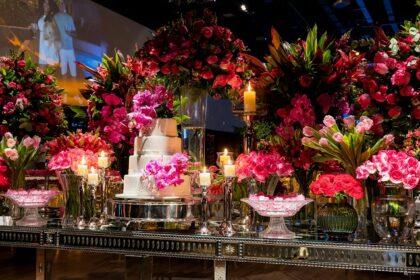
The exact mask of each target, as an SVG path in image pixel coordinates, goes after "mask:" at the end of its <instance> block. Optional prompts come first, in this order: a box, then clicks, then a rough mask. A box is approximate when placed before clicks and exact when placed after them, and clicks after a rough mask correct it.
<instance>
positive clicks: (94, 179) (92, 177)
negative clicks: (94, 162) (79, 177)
mask: <svg viewBox="0 0 420 280" xmlns="http://www.w3.org/2000/svg"><path fill="white" fill-rule="evenodd" d="M87 183H88V185H93V186H96V185H98V184H99V175H98V172H96V169H95V168H94V167H91V169H90V173H89V174H88V179H87Z"/></svg>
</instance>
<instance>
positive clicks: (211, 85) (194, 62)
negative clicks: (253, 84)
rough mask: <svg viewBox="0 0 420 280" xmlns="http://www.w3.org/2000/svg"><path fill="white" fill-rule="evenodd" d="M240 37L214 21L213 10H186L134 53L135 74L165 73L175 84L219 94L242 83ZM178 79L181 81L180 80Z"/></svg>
mask: <svg viewBox="0 0 420 280" xmlns="http://www.w3.org/2000/svg"><path fill="white" fill-rule="evenodd" d="M243 51H245V45H244V43H243V42H242V40H240V39H237V38H235V36H234V35H233V33H232V31H231V30H229V29H228V28H226V27H223V26H220V25H218V24H217V19H216V17H215V15H214V13H213V12H211V11H210V10H208V9H205V10H204V12H203V14H202V15H198V14H194V13H193V12H190V13H186V14H185V15H184V17H183V18H180V19H179V20H177V21H174V22H172V23H171V24H169V25H166V26H163V27H161V28H159V29H158V30H157V31H156V32H155V34H154V38H153V39H151V40H149V41H147V42H146V43H145V44H144V47H143V48H142V49H140V50H139V51H138V52H137V54H136V59H137V62H135V63H133V65H136V66H137V67H135V68H133V69H134V70H135V72H136V74H138V75H140V76H143V77H150V76H154V75H160V76H165V77H167V78H169V79H170V80H172V81H173V82H175V83H177V84H184V85H189V86H192V87H199V88H205V89H210V95H212V96H214V97H215V98H218V97H220V96H226V95H228V94H229V91H231V90H233V91H239V90H240V89H241V88H242V87H243V82H242V76H243V74H244V72H245V66H244V59H243V58H241V56H240V53H241V52H243ZM180 81H181V82H180Z"/></svg>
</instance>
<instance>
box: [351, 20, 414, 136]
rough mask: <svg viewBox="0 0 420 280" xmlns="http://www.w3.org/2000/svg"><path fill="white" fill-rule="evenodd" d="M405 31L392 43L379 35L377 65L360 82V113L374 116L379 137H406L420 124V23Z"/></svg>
mask: <svg viewBox="0 0 420 280" xmlns="http://www.w3.org/2000/svg"><path fill="white" fill-rule="evenodd" d="M402 28H403V30H402V31H401V32H399V33H397V34H396V36H395V37H394V38H391V39H388V38H387V37H386V36H384V34H383V33H378V36H380V39H381V40H379V38H377V40H376V42H377V44H376V45H375V46H374V48H375V52H374V54H373V57H372V60H373V61H372V63H371V64H367V65H366V67H365V68H364V73H363V75H360V76H359V78H358V82H359V84H358V86H359V87H360V88H361V90H360V91H359V92H358V96H357V105H358V108H357V109H358V110H359V111H360V113H364V114H369V115H370V116H372V119H374V121H375V126H374V131H375V133H376V134H379V135H383V134H384V133H389V132H392V133H394V134H395V135H396V136H397V135H405V133H406V132H407V131H408V130H412V129H415V128H416V127H418V124H419V120H420V91H419V89H420V59H419V54H420V31H419V30H420V23H419V22H416V23H413V22H409V21H406V22H405V24H404V25H403V26H402Z"/></svg>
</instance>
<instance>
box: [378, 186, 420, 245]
mask: <svg viewBox="0 0 420 280" xmlns="http://www.w3.org/2000/svg"><path fill="white" fill-rule="evenodd" d="M380 191H381V194H380V195H379V196H377V197H376V198H375V199H374V200H373V201H372V219H373V227H374V229H375V231H376V233H377V234H378V235H379V237H380V238H381V242H382V243H407V242H409V241H410V238H411V236H412V231H413V228H414V223H415V217H416V207H415V204H414V200H413V199H412V198H411V197H409V196H408V195H407V190H406V189H404V188H403V186H402V184H393V183H391V182H386V183H385V184H383V185H382V186H380Z"/></svg>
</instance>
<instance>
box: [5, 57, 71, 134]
mask: <svg viewBox="0 0 420 280" xmlns="http://www.w3.org/2000/svg"><path fill="white" fill-rule="evenodd" d="M0 69H1V70H2V73H1V75H0V108H1V109H0V120H1V122H0V136H3V135H4V134H5V133H6V132H10V133H12V134H13V135H14V136H16V137H17V138H18V139H22V138H23V137H24V136H25V135H29V136H34V135H38V136H40V137H42V138H53V137H55V136H57V135H59V134H61V133H62V132H63V131H64V130H65V128H66V122H65V120H64V113H63V108H62V105H61V92H62V89H59V88H58V87H57V80H56V78H55V77H54V76H53V74H52V73H53V69H52V68H51V69H45V70H42V69H41V68H39V67H38V65H36V64H35V63H32V61H31V59H30V57H28V58H27V59H26V60H25V58H24V54H23V53H21V54H15V53H12V55H11V56H2V57H0Z"/></svg>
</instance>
